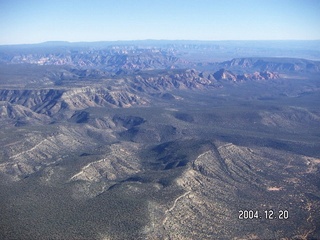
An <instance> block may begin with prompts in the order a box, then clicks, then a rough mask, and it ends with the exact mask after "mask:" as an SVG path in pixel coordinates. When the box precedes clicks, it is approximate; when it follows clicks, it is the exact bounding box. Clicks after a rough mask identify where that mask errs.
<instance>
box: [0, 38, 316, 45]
mask: <svg viewBox="0 0 320 240" xmlns="http://www.w3.org/2000/svg"><path fill="white" fill-rule="evenodd" d="M148 41H158V42H161V41H163V42H286V41H288V42H290V41H291V42H294V41H296V42H298V41H300V42H312V41H313V42H314V41H320V39H268V40H262V39H259V40H257V39H247V40H235V39H233V40H230V39H226V40H199V39H197V40H195V39H132V40H97V41H66V40H48V41H44V42H34V43H5V44H0V46H18V45H38V44H45V43H65V44H79V43H117V42H148Z"/></svg>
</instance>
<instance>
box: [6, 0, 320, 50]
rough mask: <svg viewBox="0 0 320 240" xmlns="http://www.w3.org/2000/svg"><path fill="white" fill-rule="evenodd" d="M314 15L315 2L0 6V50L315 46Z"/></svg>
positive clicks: (124, 0) (319, 34)
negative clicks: (170, 43) (73, 45)
mask: <svg viewBox="0 0 320 240" xmlns="http://www.w3.org/2000/svg"><path fill="white" fill-rule="evenodd" d="M319 12H320V2H319V1H316V0H305V1H299V0H291V1H289V0H281V1H275V0H271V1H254V0H239V1H231V0H228V1H223V2H222V1H211V0H210V1H209V0H202V1H194V0H188V1H168V0H164V1H154V2H150V1H147V0H141V1H129V0H120V1H99V0H93V1H75V0H69V1H60V0H58V1H37V0H30V1H21V0H13V1H0V45H12V44H33V43H43V42H47V41H67V42H97V41H139V40H179V41H180V40H192V41H244V40H246V41H250V40H253V41H256V40H258V41H269V40H274V41H279V40H319V39H320V31H319V27H318V23H319V22H320V15H319Z"/></svg>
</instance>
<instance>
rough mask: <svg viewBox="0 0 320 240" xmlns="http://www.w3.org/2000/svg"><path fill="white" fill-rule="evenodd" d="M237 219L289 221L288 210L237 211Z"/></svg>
mask: <svg viewBox="0 0 320 240" xmlns="http://www.w3.org/2000/svg"><path fill="white" fill-rule="evenodd" d="M238 219H240V220H250V219H251V220H253V219H266V220H274V219H279V220H287V219H289V211H288V210H277V211H275V210H273V209H269V210H264V211H259V210H239V211H238Z"/></svg>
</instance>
